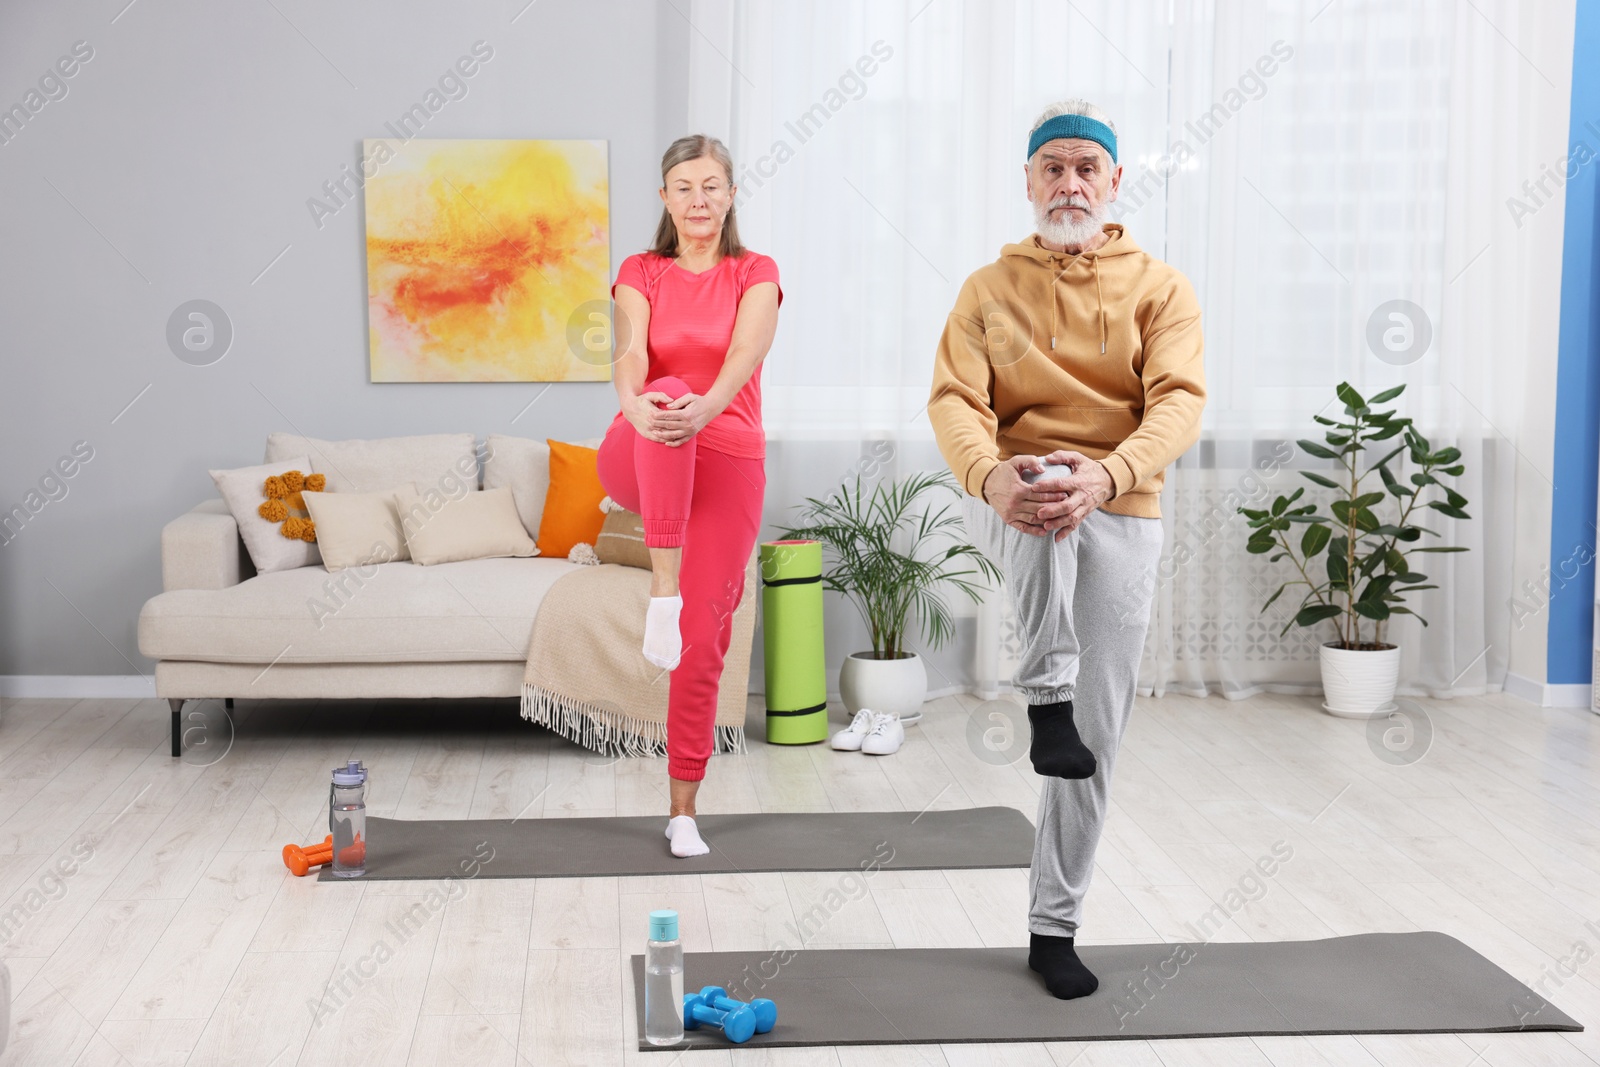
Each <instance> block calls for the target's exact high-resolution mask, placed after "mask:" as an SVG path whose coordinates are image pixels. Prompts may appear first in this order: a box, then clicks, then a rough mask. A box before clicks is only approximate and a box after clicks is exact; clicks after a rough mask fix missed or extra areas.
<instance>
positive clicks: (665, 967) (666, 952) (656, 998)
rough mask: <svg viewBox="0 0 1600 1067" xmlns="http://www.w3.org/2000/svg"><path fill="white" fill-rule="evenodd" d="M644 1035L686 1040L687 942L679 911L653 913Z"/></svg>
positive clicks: (662, 1041)
mask: <svg viewBox="0 0 1600 1067" xmlns="http://www.w3.org/2000/svg"><path fill="white" fill-rule="evenodd" d="M644 1039H645V1040H646V1041H648V1042H650V1043H651V1044H652V1045H676V1044H677V1043H678V1042H679V1041H682V1040H683V942H682V941H679V940H678V913H677V912H675V911H673V910H672V909H670V908H662V909H660V910H659V911H652V912H651V913H650V940H649V941H647V942H646V943H645V948H644Z"/></svg>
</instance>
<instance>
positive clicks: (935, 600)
mask: <svg viewBox="0 0 1600 1067" xmlns="http://www.w3.org/2000/svg"><path fill="white" fill-rule="evenodd" d="M938 489H948V490H950V491H951V492H953V493H954V494H955V495H957V496H960V495H961V487H960V486H959V485H957V484H956V482H955V479H954V478H953V477H952V476H951V475H950V473H949V472H948V471H941V472H939V473H932V472H922V473H918V474H913V475H911V476H909V477H907V478H904V479H902V480H899V481H889V480H887V479H886V480H884V481H880V482H878V483H877V484H876V485H874V486H872V488H871V492H870V493H867V494H863V492H862V487H861V475H860V474H857V475H856V477H855V480H854V482H853V483H851V482H845V483H843V484H842V485H840V486H839V488H838V489H836V490H834V492H833V493H832V494H830V495H829V496H828V497H827V498H826V499H822V500H818V499H816V498H815V497H807V498H806V502H805V504H804V505H803V506H801V505H797V507H799V508H800V510H801V517H802V519H803V521H804V522H805V525H803V526H796V527H793V528H792V529H788V530H785V531H784V532H783V534H782V535H781V536H782V537H783V538H784V539H786V540H790V539H793V540H808V541H819V542H821V544H822V548H823V557H824V569H823V573H822V583H823V588H824V589H831V590H833V591H834V592H836V593H843V594H844V595H845V596H846V597H847V598H848V599H849V600H850V602H851V603H852V604H854V605H855V607H856V610H858V611H859V612H860V613H861V618H862V620H863V621H864V622H865V623H866V624H867V631H868V633H870V634H871V636H872V648H871V649H870V650H868V651H861V652H852V653H851V654H850V655H848V656H846V657H845V661H844V663H843V664H842V665H841V666H840V669H839V696H840V699H842V700H843V701H844V705H845V707H846V709H848V711H849V712H850V714H851V715H854V714H855V713H856V712H857V711H859V710H860V709H861V708H863V707H865V708H871V709H872V710H873V711H882V712H894V713H896V714H898V715H899V716H900V721H901V722H902V723H905V724H907V725H909V724H911V723H914V722H917V721H919V720H920V719H921V718H922V704H923V701H924V700H925V699H927V694H928V674H927V671H926V670H925V669H924V667H923V663H922V659H921V657H919V656H918V655H917V654H916V653H915V652H911V651H908V650H907V649H906V648H905V640H906V628H907V623H908V621H909V619H910V617H911V615H912V614H913V613H915V614H916V615H917V616H918V618H920V620H921V623H922V636H923V639H924V640H925V641H926V642H927V643H928V644H929V645H930V646H931V647H933V648H937V647H939V646H940V645H942V644H943V643H944V642H945V641H946V640H947V639H948V638H949V637H950V636H951V635H952V634H954V632H955V623H954V621H953V620H952V618H951V616H950V608H949V606H948V605H947V604H946V603H945V599H944V594H943V588H942V587H943V586H944V585H946V583H948V584H949V585H952V586H954V587H955V588H957V589H960V590H961V591H962V592H964V593H966V594H967V595H968V596H969V597H971V598H972V599H973V600H974V601H976V600H978V599H979V598H980V597H981V595H982V589H983V588H984V587H983V586H979V585H976V584H974V582H973V580H972V577H971V576H973V575H976V574H980V573H981V574H982V575H983V576H984V577H985V578H987V579H989V580H991V581H994V582H998V581H1000V578H1001V575H1000V571H999V569H998V568H997V567H995V565H994V564H993V563H992V562H990V560H989V559H988V557H986V556H985V555H984V554H983V553H982V552H979V551H978V549H977V548H976V547H975V546H974V545H972V544H971V543H969V542H967V541H966V540H965V538H961V539H960V540H959V541H957V542H956V543H954V544H951V543H948V540H947V539H948V538H949V536H950V530H951V528H952V527H959V526H960V525H961V517H960V515H959V514H955V515H952V514H949V512H950V508H949V507H948V506H945V507H942V508H940V509H939V510H938V511H937V512H934V511H932V509H931V508H930V507H928V506H922V507H917V506H916V505H917V503H918V500H919V498H921V497H922V496H923V494H925V493H928V492H930V491H933V490H938ZM939 541H945V542H946V543H945V544H944V546H943V547H942V548H941V547H939V546H938V545H937V544H936V542H939ZM896 543H900V544H904V545H907V546H908V547H909V549H910V551H908V552H900V551H897V550H896V549H895V547H894V545H895V544H896ZM972 563H976V564H977V569H976V570H974V569H972V567H970V566H968V564H972Z"/></svg>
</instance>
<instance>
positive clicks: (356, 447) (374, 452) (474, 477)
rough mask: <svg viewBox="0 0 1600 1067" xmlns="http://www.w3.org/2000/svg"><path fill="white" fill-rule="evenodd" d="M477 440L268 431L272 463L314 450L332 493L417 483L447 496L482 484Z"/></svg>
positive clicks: (465, 436) (464, 435)
mask: <svg viewBox="0 0 1600 1067" xmlns="http://www.w3.org/2000/svg"><path fill="white" fill-rule="evenodd" d="M476 449H477V438H475V437H473V436H472V434H470V433H439V434H426V435H423V436H420V437H379V438H374V439H373V440H351V441H322V440H319V439H317V438H315V437H297V436H295V435H294V434H288V433H273V434H268V435H267V460H266V461H267V462H268V463H277V462H279V461H280V460H283V459H285V458H286V457H292V456H303V455H306V454H310V456H311V469H312V470H314V471H316V472H317V473H318V474H322V475H326V476H327V479H328V486H327V491H328V492H330V493H377V492H383V491H386V490H390V489H398V488H399V487H400V486H402V485H404V484H406V483H407V482H415V483H416V486H417V489H418V491H420V492H427V491H428V490H429V489H434V488H437V489H438V490H439V491H440V492H442V493H444V494H445V495H446V496H458V495H460V492H461V489H462V487H463V486H464V487H466V488H468V489H476V488H477V487H478V453H477V451H476Z"/></svg>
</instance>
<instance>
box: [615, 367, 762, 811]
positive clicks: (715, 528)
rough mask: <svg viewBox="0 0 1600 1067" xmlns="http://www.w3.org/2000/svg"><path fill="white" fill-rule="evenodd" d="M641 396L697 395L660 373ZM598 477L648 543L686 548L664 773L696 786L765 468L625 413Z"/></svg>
mask: <svg viewBox="0 0 1600 1067" xmlns="http://www.w3.org/2000/svg"><path fill="white" fill-rule="evenodd" d="M641 391H642V392H658V391H659V392H663V393H666V394H667V395H668V396H671V397H673V398H674V399H676V398H678V397H680V396H682V395H683V394H684V393H687V392H690V391H691V390H690V388H689V386H688V385H687V384H685V383H684V381H683V380H682V379H680V378H673V377H661V378H657V379H655V380H654V381H651V382H647V383H646V384H645V386H644V389H643V390H641ZM599 474H600V483H601V485H603V486H605V490H606V493H607V494H608V495H609V496H610V497H611V499H613V500H615V501H616V502H617V503H619V504H621V505H622V506H623V507H625V508H627V509H628V510H629V511H632V512H636V513H638V514H639V515H641V516H643V518H644V531H645V544H646V545H648V546H650V547H652V548H673V547H676V546H679V545H681V546H682V547H683V563H682V567H681V569H680V571H679V574H678V589H679V593H680V594H681V595H682V597H683V611H682V613H681V614H680V615H679V616H678V630H679V633H680V634H681V635H682V637H683V657H682V659H680V660H679V661H678V666H677V667H676V668H675V669H674V670H673V672H672V678H671V680H670V683H669V690H668V696H667V774H669V775H670V776H671V777H673V778H678V779H681V780H684V781H691V782H698V781H699V780H700V779H702V778H704V777H705V774H706V760H708V759H710V758H711V750H712V741H713V734H714V730H713V726H714V723H715V721H716V715H717V690H718V683H719V682H720V680H721V678H722V662H723V658H724V657H725V656H726V655H727V653H728V643H729V640H730V639H731V637H732V633H733V612H734V609H735V608H737V607H738V606H739V602H740V600H741V598H742V597H743V596H744V571H745V565H746V564H747V563H748V562H749V559H750V550H751V548H753V547H754V545H755V541H756V535H757V534H758V533H759V532H760V529H761V498H762V494H763V492H764V491H765V489H766V485H767V473H766V465H765V464H764V463H763V462H762V461H761V460H759V459H743V458H741V457H738V456H730V455H728V454H727V453H726V452H719V451H717V450H716V449H714V448H702V447H700V441H699V436H698V435H696V436H694V437H690V438H689V439H688V440H687V441H685V442H684V443H683V444H681V445H677V446H672V445H664V444H661V443H660V442H658V441H651V440H648V439H646V438H645V437H643V436H642V435H641V434H640V433H639V431H638V430H636V429H634V427H633V424H632V423H631V422H629V421H628V420H627V419H626V418H625V417H623V416H622V415H621V413H618V415H617V418H616V419H615V420H614V421H613V422H612V424H611V426H610V428H609V429H608V430H607V431H606V436H605V440H604V442H602V443H601V445H600V457H599ZM742 696H743V694H741V697H742Z"/></svg>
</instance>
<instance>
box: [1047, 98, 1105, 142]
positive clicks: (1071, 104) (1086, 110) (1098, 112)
mask: <svg viewBox="0 0 1600 1067" xmlns="http://www.w3.org/2000/svg"><path fill="white" fill-rule="evenodd" d="M1057 115H1082V116H1083V117H1084V118H1089V119H1094V120H1095V121H1096V122H1103V123H1105V124H1106V125H1107V126H1109V127H1110V128H1111V132H1112V133H1116V132H1117V124H1116V123H1115V122H1112V121H1111V116H1110V115H1107V114H1106V113H1105V111H1104V109H1102V108H1100V107H1097V106H1096V105H1094V104H1091V103H1089V101H1087V100H1080V99H1078V98H1077V97H1073V98H1072V99H1071V100H1061V101H1058V102H1056V103H1054V104H1051V105H1050V106H1049V107H1047V108H1045V109H1044V110H1043V111H1041V112H1040V113H1039V117H1038V118H1036V119H1034V120H1033V125H1032V126H1029V127H1028V136H1029V137H1032V136H1033V135H1034V133H1035V131H1037V130H1038V129H1039V127H1040V126H1043V125H1044V124H1045V123H1046V122H1049V121H1050V120H1051V119H1053V118H1055V117H1056V116H1057Z"/></svg>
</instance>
